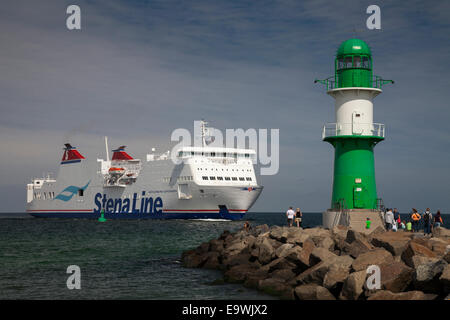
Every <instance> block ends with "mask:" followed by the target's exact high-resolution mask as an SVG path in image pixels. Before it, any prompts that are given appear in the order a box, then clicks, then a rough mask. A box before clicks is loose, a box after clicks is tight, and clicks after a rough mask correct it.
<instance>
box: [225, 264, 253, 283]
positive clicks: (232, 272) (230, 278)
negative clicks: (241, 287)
mask: <svg viewBox="0 0 450 320" xmlns="http://www.w3.org/2000/svg"><path fill="white" fill-rule="evenodd" d="M255 271H256V268H255V267H253V266H251V265H248V264H241V265H236V266H233V267H231V268H230V269H229V270H228V271H226V272H225V274H224V279H225V281H227V282H231V283H242V282H244V281H245V280H246V278H247V277H248V276H249V275H250V274H252V273H254V272H255Z"/></svg>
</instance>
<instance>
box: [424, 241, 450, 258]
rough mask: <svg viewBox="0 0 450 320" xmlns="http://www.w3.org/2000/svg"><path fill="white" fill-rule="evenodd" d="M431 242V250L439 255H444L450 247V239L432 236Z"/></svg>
mask: <svg viewBox="0 0 450 320" xmlns="http://www.w3.org/2000/svg"><path fill="white" fill-rule="evenodd" d="M429 243H430V245H431V250H433V252H434V253H436V254H437V255H438V256H444V255H445V254H446V253H447V252H448V250H449V249H450V240H444V239H440V238H431V239H430V240H429Z"/></svg>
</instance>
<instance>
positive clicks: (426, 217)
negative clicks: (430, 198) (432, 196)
mask: <svg viewBox="0 0 450 320" xmlns="http://www.w3.org/2000/svg"><path fill="white" fill-rule="evenodd" d="M422 218H423V234H424V235H429V234H430V233H431V223H432V222H433V215H432V214H431V212H430V208H427V210H426V211H425V212H424V213H423V216H422Z"/></svg>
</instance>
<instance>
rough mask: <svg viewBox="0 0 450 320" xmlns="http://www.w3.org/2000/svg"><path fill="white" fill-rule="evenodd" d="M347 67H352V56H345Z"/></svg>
mask: <svg viewBox="0 0 450 320" xmlns="http://www.w3.org/2000/svg"><path fill="white" fill-rule="evenodd" d="M345 67H346V68H351V67H352V57H345Z"/></svg>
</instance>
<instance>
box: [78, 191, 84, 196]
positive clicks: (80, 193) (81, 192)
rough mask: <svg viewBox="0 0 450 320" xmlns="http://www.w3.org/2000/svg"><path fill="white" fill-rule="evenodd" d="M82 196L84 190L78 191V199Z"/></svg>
mask: <svg viewBox="0 0 450 320" xmlns="http://www.w3.org/2000/svg"><path fill="white" fill-rule="evenodd" d="M83 194H84V190H83V189H78V195H79V196H80V197H82V196H83Z"/></svg>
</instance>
